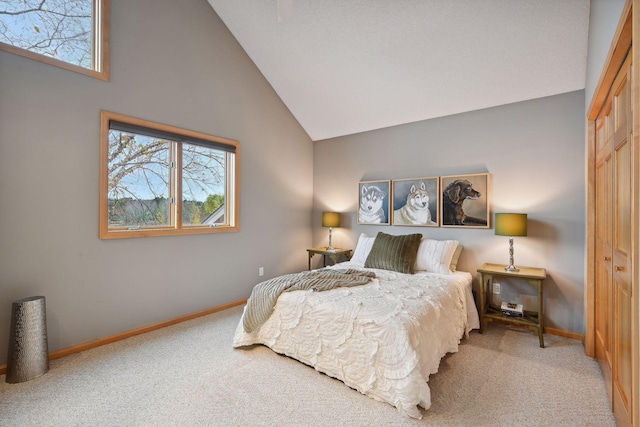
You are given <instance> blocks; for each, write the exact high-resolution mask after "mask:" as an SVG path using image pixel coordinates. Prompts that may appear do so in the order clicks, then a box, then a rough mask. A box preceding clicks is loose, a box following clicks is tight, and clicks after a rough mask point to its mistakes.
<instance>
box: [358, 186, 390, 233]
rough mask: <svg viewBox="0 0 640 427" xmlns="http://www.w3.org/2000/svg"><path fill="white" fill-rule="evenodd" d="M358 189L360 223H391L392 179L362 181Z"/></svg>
mask: <svg viewBox="0 0 640 427" xmlns="http://www.w3.org/2000/svg"><path fill="white" fill-rule="evenodd" d="M358 190H359V192H358V194H359V195H360V199H359V200H360V203H358V224H378V225H389V206H390V203H389V198H390V190H391V181H389V180H386V181H362V182H360V183H359V185H358Z"/></svg>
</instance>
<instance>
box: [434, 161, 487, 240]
mask: <svg viewBox="0 0 640 427" xmlns="http://www.w3.org/2000/svg"><path fill="white" fill-rule="evenodd" d="M490 179H491V176H490V174H488V173H478V174H467V175H450V176H441V177H440V188H441V193H440V221H441V222H440V224H441V226H442V227H459V228H491V212H490V204H489V191H490Z"/></svg>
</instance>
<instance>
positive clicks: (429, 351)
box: [233, 263, 479, 418]
mask: <svg viewBox="0 0 640 427" xmlns="http://www.w3.org/2000/svg"><path fill="white" fill-rule="evenodd" d="M349 264H350V263H342V264H339V266H338V267H341V268H345V267H350V265H349ZM369 270H371V271H373V272H375V273H376V277H377V278H376V279H374V280H373V281H371V282H370V283H369V284H367V285H363V286H356V287H351V288H337V289H333V290H330V291H324V292H314V291H293V292H288V293H284V294H282V295H281V296H280V297H279V299H278V302H277V303H276V306H275V308H274V312H273V314H272V315H271V317H270V318H269V319H268V320H267V321H266V322H265V323H264V324H263V325H262V326H261V327H260V328H259V329H257V330H255V331H253V332H252V333H246V332H245V331H244V329H243V322H242V320H240V323H239V324H238V327H237V329H236V333H235V337H234V340H233V346H234V347H242V346H246V345H252V344H264V345H266V346H268V347H270V348H271V349H272V350H274V351H275V352H277V353H281V354H285V355H287V356H290V357H292V358H295V359H297V360H299V361H301V362H303V363H305V364H308V365H311V366H313V367H315V368H316V369H317V370H318V371H320V372H323V373H325V374H327V375H329V376H332V377H334V378H337V379H339V380H341V381H343V382H344V383H345V384H346V385H348V386H349V387H352V388H354V389H356V390H358V391H360V392H361V393H363V394H365V395H367V396H370V397H372V398H374V399H377V400H381V401H384V402H388V403H390V404H391V405H393V406H395V407H396V408H398V411H400V412H401V413H404V414H407V415H409V416H411V417H414V418H421V417H422V414H421V412H420V410H419V408H418V406H421V407H422V408H424V409H428V408H429V406H430V405H431V394H430V391H429V386H428V385H427V381H428V379H429V375H430V374H433V373H436V372H437V371H438V366H439V364H440V359H441V358H442V357H443V356H444V355H445V354H446V353H450V352H456V351H457V350H458V344H459V342H460V339H461V338H462V336H463V335H464V334H465V333H468V331H470V330H471V329H474V328H478V327H479V323H478V313H477V311H476V308H475V305H474V303H473V298H472V296H471V275H470V274H469V273H464V272H456V273H453V274H450V275H443V274H435V273H418V274H414V275H409V274H401V273H395V272H390V271H386V270H377V269H369Z"/></svg>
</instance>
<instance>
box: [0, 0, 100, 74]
mask: <svg viewBox="0 0 640 427" xmlns="http://www.w3.org/2000/svg"><path fill="white" fill-rule="evenodd" d="M92 12H93V1H92V0H45V1H43V0H19V1H18V0H0V42H3V43H7V44H9V45H12V46H15V47H19V48H22V49H26V50H28V51H31V52H34V53H38V54H41V55H44V56H48V57H50V58H55V59H59V60H61V61H64V62H68V63H70V64H73V65H78V66H80V67H83V68H87V69H90V70H91V69H93V59H92V55H93V48H92V46H93V34H92V22H93V19H92Z"/></svg>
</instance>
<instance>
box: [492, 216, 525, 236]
mask: <svg viewBox="0 0 640 427" xmlns="http://www.w3.org/2000/svg"><path fill="white" fill-rule="evenodd" d="M496 235H498V236H511V237H513V236H526V235H527V214H517V213H497V214H496Z"/></svg>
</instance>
